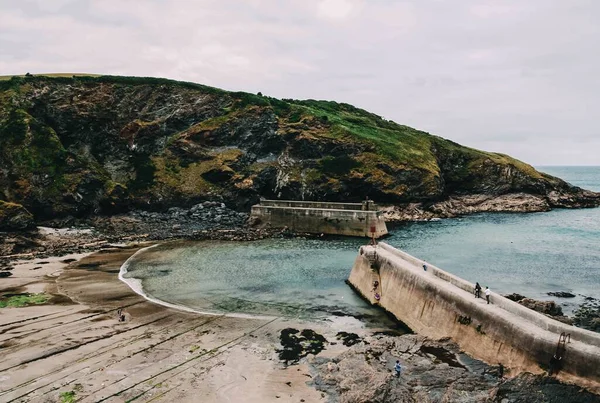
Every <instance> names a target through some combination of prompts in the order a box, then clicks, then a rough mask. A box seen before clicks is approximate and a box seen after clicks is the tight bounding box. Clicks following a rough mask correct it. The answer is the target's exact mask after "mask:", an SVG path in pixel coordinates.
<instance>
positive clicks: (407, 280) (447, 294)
mask: <svg viewBox="0 0 600 403" xmlns="http://www.w3.org/2000/svg"><path fill="white" fill-rule="evenodd" d="M423 264H424V262H423V261H422V260H419V259H417V258H415V257H413V256H411V255H409V254H407V253H404V252H402V251H400V250H398V249H395V248H393V247H391V246H389V245H387V244H385V243H383V242H382V243H379V244H378V245H377V246H363V247H361V249H360V254H359V255H358V256H357V258H356V260H355V262H354V266H353V268H352V272H351V273H350V277H349V282H350V284H352V286H354V288H355V289H356V290H357V291H358V292H360V293H361V294H362V295H363V296H364V297H365V298H366V299H367V300H369V301H370V302H371V303H372V304H379V305H380V306H381V307H383V308H384V309H386V310H387V311H389V312H391V313H392V314H393V315H394V316H396V318H398V319H399V320H401V321H403V322H404V323H406V324H407V325H408V326H409V327H410V328H411V329H412V330H414V331H415V332H417V333H420V334H423V335H426V336H428V337H431V338H434V339H440V338H444V337H451V338H452V339H453V340H454V341H455V342H456V343H458V344H459V345H460V347H461V348H462V349H463V350H464V351H465V352H466V353H468V354H470V355H472V356H473V357H475V358H478V359H481V360H483V361H486V362H488V363H490V364H493V365H496V364H498V363H501V364H502V365H504V366H505V367H506V368H507V369H508V371H509V372H508V374H509V375H511V376H512V375H516V374H518V373H519V372H523V371H528V372H532V373H541V372H543V371H545V370H547V369H548V365H549V363H550V359H551V358H552V356H553V355H554V354H555V352H556V351H557V345H558V342H559V337H560V334H561V333H563V332H564V333H566V334H570V343H566V345H565V347H566V348H565V350H564V353H562V354H561V355H562V359H561V361H560V365H561V367H562V368H561V370H560V372H559V373H558V377H559V378H561V379H562V380H565V381H570V382H574V383H577V384H579V385H581V386H585V387H587V388H589V389H591V390H593V391H595V392H600V334H598V333H594V332H591V331H588V330H585V329H580V328H577V327H573V326H569V325H566V324H564V323H561V322H558V321H556V320H554V319H551V318H548V317H546V316H544V315H542V314H540V313H538V312H535V311H533V310H530V309H528V308H525V307H523V306H521V305H519V304H518V303H516V302H513V301H511V300H509V299H507V298H504V297H502V296H501V295H499V294H496V293H493V292H492V294H491V297H490V300H491V304H490V305H487V304H486V302H485V299H484V298H481V299H477V298H475V297H474V295H473V289H474V285H473V284H471V283H469V282H468V281H465V280H463V279H461V278H459V277H456V276H454V275H452V274H451V273H448V272H445V271H443V270H441V269H439V268H437V267H435V266H432V265H429V264H427V270H426V271H425V270H423ZM376 282H377V283H376ZM377 299H378V300H377Z"/></svg>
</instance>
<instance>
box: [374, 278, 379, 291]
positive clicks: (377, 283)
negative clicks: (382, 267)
mask: <svg viewBox="0 0 600 403" xmlns="http://www.w3.org/2000/svg"><path fill="white" fill-rule="evenodd" d="M377 287H379V281H377V280H375V281H373V291H375V290H376V289H377Z"/></svg>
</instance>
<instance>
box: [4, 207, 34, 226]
mask: <svg viewBox="0 0 600 403" xmlns="http://www.w3.org/2000/svg"><path fill="white" fill-rule="evenodd" d="M34 227H35V222H34V220H33V216H32V215H31V213H29V211H27V209H26V208H25V207H23V206H21V205H20V204H16V203H7V202H5V201H2V200H0V231H15V230H16V231H18V230H26V229H31V228H34Z"/></svg>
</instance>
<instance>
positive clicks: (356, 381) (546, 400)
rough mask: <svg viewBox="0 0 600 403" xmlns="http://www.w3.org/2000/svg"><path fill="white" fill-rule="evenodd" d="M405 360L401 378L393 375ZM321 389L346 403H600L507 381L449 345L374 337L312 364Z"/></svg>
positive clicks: (554, 384)
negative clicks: (398, 365) (396, 367)
mask: <svg viewBox="0 0 600 403" xmlns="http://www.w3.org/2000/svg"><path fill="white" fill-rule="evenodd" d="M396 360H399V361H400V364H401V366H402V371H401V375H400V376H399V377H396V376H395V375H394V370H393V368H394V364H395V362H396ZM310 365H311V369H312V375H313V380H312V384H313V385H314V386H315V387H316V388H317V390H320V391H323V392H326V393H327V394H328V395H329V396H330V401H332V402H333V401H336V402H337V401H342V402H381V403H383V402H401V403H417V402H418V403H425V402H453V403H454V402H455V403H469V402H498V403H521V402H522V403H534V402H540V403H541V402H543V403H563V402H571V403H597V402H599V401H600V396H598V395H595V394H592V393H590V392H587V391H585V390H583V389H581V388H580V387H578V386H575V385H566V384H561V383H560V382H558V381H557V380H556V379H554V378H552V377H547V376H540V375H532V374H529V373H523V374H520V375H518V376H516V377H511V378H508V377H506V375H507V374H505V371H504V368H503V367H502V366H501V365H499V366H490V365H487V364H485V363H483V362H481V361H478V360H475V359H473V358H471V357H469V356H467V355H466V354H464V353H462V352H461V351H460V350H459V348H458V347H457V346H456V345H455V344H454V343H452V342H451V341H450V340H448V339H445V340H437V341H435V340H430V339H427V338H425V337H423V336H420V335H415V334H412V335H403V336H397V337H390V336H381V335H373V336H369V337H366V338H364V339H363V340H360V341H359V342H358V343H356V344H355V345H353V346H351V347H350V349H348V351H346V352H343V353H342V354H340V355H338V356H336V357H334V358H322V357H319V356H317V357H314V358H312V359H310Z"/></svg>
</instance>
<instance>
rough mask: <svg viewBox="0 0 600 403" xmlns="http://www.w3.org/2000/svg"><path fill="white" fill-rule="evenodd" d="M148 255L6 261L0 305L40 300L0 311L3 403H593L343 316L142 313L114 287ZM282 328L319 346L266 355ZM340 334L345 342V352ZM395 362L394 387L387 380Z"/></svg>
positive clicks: (129, 294)
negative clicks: (291, 360)
mask: <svg viewBox="0 0 600 403" xmlns="http://www.w3.org/2000/svg"><path fill="white" fill-rule="evenodd" d="M149 245H150V244H148V243H144V244H136V245H132V246H107V245H105V246H103V247H102V249H100V250H99V251H97V252H94V253H92V252H86V253H79V254H67V255H63V256H60V257H50V258H46V257H36V258H34V259H30V260H21V261H13V262H12V263H11V267H12V270H11V271H12V273H13V275H12V276H10V277H8V278H3V279H1V282H0V295H2V300H3V301H6V300H7V298H9V297H10V296H11V295H23V294H27V293H32V294H38V293H44V294H45V295H48V296H50V298H49V300H47V301H46V302H45V303H44V304H41V305H30V306H25V307H5V308H1V309H0V401H1V402H3V403H4V402H62V403H68V402H75V401H77V402H134V401H135V402H151V401H153V402H168V401H178V402H250V403H252V402H338V401H340V402H371V401H378V402H388V401H390V402H391V401H394V402H413V403H414V402H419V403H421V402H432V403H433V402H461V403H470V402H502V403H504V402H521V401H522V402H525V401H527V402H529V401H539V402H551V403H559V402H564V401H567V400H565V399H571V400H569V401H573V402H581V403H597V402H599V401H600V396H598V395H593V394H590V393H588V392H586V391H584V390H583V389H581V388H580V387H577V386H574V385H565V384H561V383H559V382H558V380H556V379H555V378H550V377H544V376H537V375H531V374H521V375H519V376H517V377H514V378H510V377H506V376H503V374H502V371H501V369H500V368H496V367H494V366H489V365H487V364H485V363H483V362H481V361H477V360H474V359H472V358H471V357H469V356H467V355H466V354H464V353H462V352H461V351H460V350H459V349H458V348H457V346H456V345H455V344H454V343H452V341H451V340H450V339H448V338H444V339H440V340H430V339H427V338H426V337H424V336H420V335H416V334H407V335H402V336H398V335H394V334H390V333H389V332H388V331H384V332H378V330H384V329H374V328H368V327H364V325H363V324H362V323H361V322H360V321H359V320H357V319H355V318H352V317H331V318H330V319H327V320H322V321H311V322H308V321H300V320H296V319H290V318H284V317H257V318H254V317H231V316H225V315H206V314H198V313H193V312H185V311H182V310H178V309H173V308H170V307H166V306H163V305H159V304H156V303H154V302H150V301H148V300H146V299H145V298H144V297H142V296H140V295H138V294H136V293H135V292H133V291H132V289H131V288H130V287H129V286H128V285H127V284H125V283H123V282H121V281H120V280H119V277H118V276H119V272H120V268H121V266H122V264H123V262H125V261H126V260H127V259H128V258H129V257H130V256H132V255H133V254H134V253H135V252H136V251H138V250H140V249H141V248H143V247H146V246H149ZM120 309H122V311H123V314H124V316H125V320H124V321H120V320H119V317H118V314H117V313H118V312H119V310H120ZM289 328H292V329H298V330H299V331H302V333H300V332H298V333H294V332H295V331H292V338H294V337H296V336H299V335H301V334H305V333H304V332H307V333H306V334H311V331H310V330H314V332H316V333H312V334H313V335H316V339H318V338H321V337H323V338H322V341H323V343H322V347H324V349H323V350H322V351H321V349H320V348H319V349H317V350H318V351H316V352H315V350H312V348H313V347H314V345H313V344H312V343H313V341H312V340H309V339H308V338H306V339H305V340H304V343H305V344H304V347H303V348H304V353H306V352H308V351H312V352H315V354H316V355H308V356H307V358H305V359H301V360H300V361H299V363H295V364H294V365H289V366H287V365H285V363H284V362H283V361H282V360H281V357H280V355H279V353H278V350H279V351H281V348H282V342H283V338H280V337H282V334H284V333H286V332H287V334H289V333H290V332H289ZM284 329H288V330H286V331H285V332H282V331H283V330H284ZM309 329H310V330H309ZM340 331H345V332H349V333H350V336H351V338H354V339H355V343H354V344H353V345H351V344H352V343H351V344H347V345H345V344H346V343H345V340H344V339H341V340H340V337H339V334H338V332H340ZM294 334H295V335H296V336H294ZM317 344H319V343H318V342H317ZM292 349H293V348H292ZM292 354H295V353H292ZM397 359H400V360H401V362H402V365H403V370H402V371H403V372H402V377H401V378H396V377H394V375H393V374H392V368H393V366H394V363H395V361H396V360H397ZM532 399H533V400H532ZM535 399H537V400H535ZM572 399H575V400H572Z"/></svg>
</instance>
